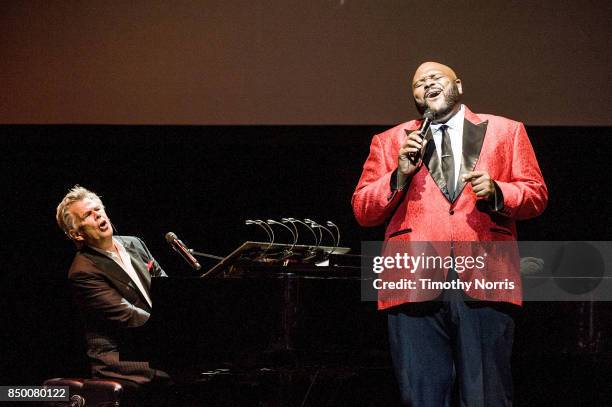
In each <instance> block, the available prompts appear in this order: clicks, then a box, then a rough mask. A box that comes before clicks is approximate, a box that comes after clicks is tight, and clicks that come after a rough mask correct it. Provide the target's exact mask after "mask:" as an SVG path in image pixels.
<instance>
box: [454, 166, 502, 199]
mask: <svg viewBox="0 0 612 407" xmlns="http://www.w3.org/2000/svg"><path fill="white" fill-rule="evenodd" d="M461 179H462V180H463V182H466V183H467V182H469V183H471V184H472V191H474V193H475V194H476V197H478V198H479V199H485V200H487V201H492V200H493V198H494V197H495V183H494V182H493V180H492V179H491V176H490V175H489V173H488V172H487V171H472V172H468V173H467V174H465V175H464V176H462V177H461Z"/></svg>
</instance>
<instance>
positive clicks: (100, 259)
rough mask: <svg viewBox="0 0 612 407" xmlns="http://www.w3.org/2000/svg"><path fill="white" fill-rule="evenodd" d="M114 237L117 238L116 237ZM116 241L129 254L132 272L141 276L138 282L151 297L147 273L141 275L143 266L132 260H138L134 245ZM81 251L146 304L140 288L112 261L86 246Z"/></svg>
mask: <svg viewBox="0 0 612 407" xmlns="http://www.w3.org/2000/svg"><path fill="white" fill-rule="evenodd" d="M115 237H116V238H117V236H115ZM118 240H119V241H120V242H121V244H122V245H123V247H125V249H126V251H127V252H128V253H129V255H130V258H131V259H132V265H133V266H134V270H136V273H138V274H139V275H141V276H142V278H141V279H140V281H141V282H142V283H143V286H144V287H145V290H147V294H149V297H151V293H150V292H149V287H150V286H151V278H150V277H149V278H147V276H148V273H143V271H142V268H143V266H141V265H140V264H139V262H137V261H134V259H136V258H138V253H137V252H136V249H135V247H134V245H133V244H131V243H128V242H126V241H125V240H123V239H121V238H118ZM82 251H83V254H84V255H86V256H88V257H89V258H92V259H94V261H95V262H96V263H97V264H98V265H99V267H100V269H101V270H102V271H104V273H105V274H106V275H108V276H109V278H111V279H113V280H117V281H119V282H121V283H122V284H124V285H127V286H129V287H131V288H132V289H133V290H135V291H136V292H137V293H138V295H140V298H141V299H142V301H143V302H144V303H145V304H148V302H147V299H146V298H145V296H144V295H143V293H142V292H141V291H140V288H138V286H137V285H136V283H134V281H133V280H132V278H131V277H130V276H129V275H128V274H127V273H126V272H125V270H123V269H122V268H121V266H119V265H118V264H117V263H116V262H115V261H114V260H113V259H111V258H109V257H107V256H105V255H103V254H101V253H98V252H97V251H95V250H93V249H91V248H89V247H87V246H84V247H83V249H82Z"/></svg>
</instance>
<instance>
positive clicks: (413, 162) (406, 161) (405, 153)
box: [397, 130, 427, 185]
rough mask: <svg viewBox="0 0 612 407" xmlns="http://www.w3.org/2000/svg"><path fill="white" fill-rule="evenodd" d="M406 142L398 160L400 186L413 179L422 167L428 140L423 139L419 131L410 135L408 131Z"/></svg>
mask: <svg viewBox="0 0 612 407" xmlns="http://www.w3.org/2000/svg"><path fill="white" fill-rule="evenodd" d="M406 134H407V137H406V140H404V142H403V143H402V145H401V147H400V149H399V153H398V158H397V177H398V185H403V184H404V182H405V181H406V180H407V179H408V178H411V177H412V176H413V175H414V174H415V173H416V172H417V170H418V169H419V168H421V165H423V153H424V152H425V146H427V140H423V139H421V132H420V131H419V130H416V131H413V132H412V133H408V131H407V130H406Z"/></svg>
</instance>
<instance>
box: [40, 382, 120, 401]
mask: <svg viewBox="0 0 612 407" xmlns="http://www.w3.org/2000/svg"><path fill="white" fill-rule="evenodd" d="M43 386H68V388H69V395H70V400H69V401H53V402H49V403H47V404H45V406H47V407H119V403H120V401H121V395H122V394H123V387H122V386H121V384H119V383H117V382H115V381H112V380H107V379H82V378H54V379H49V380H45V382H44V383H43Z"/></svg>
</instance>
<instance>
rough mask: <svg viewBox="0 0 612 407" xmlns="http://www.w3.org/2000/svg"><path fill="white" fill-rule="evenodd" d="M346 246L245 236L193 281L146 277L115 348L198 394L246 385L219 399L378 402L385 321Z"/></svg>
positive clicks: (386, 377)
mask: <svg viewBox="0 0 612 407" xmlns="http://www.w3.org/2000/svg"><path fill="white" fill-rule="evenodd" d="M348 250H349V249H347V248H332V247H319V248H317V250H313V248H312V247H309V246H300V245H291V246H290V245H282V244H274V245H270V244H269V243H261V242H245V243H244V244H242V245H241V246H240V247H239V248H238V249H236V250H235V251H234V252H232V253H231V254H230V255H229V256H227V257H226V258H224V259H223V260H222V261H221V262H220V263H219V264H217V265H216V266H215V267H213V268H212V269H210V270H208V271H206V272H205V273H204V274H203V275H202V276H201V277H199V278H195V277H191V278H178V277H169V278H155V279H153V281H152V286H151V290H152V297H153V301H154V304H155V306H154V310H153V313H152V315H151V318H150V319H149V321H148V322H147V324H146V325H145V326H143V327H142V328H139V329H136V330H134V335H132V336H131V339H130V341H131V342H132V344H136V346H135V347H134V348H131V349H130V350H129V351H128V352H125V353H124V354H125V355H128V356H127V357H129V358H134V359H140V360H143V359H144V360H149V361H150V363H151V365H152V366H153V367H155V368H158V369H161V370H165V371H167V372H169V373H170V374H171V375H172V376H173V377H174V378H175V380H177V381H178V382H180V383H186V384H187V385H189V386H190V389H191V390H190V391H191V392H193V393H198V394H199V396H198V397H200V398H206V397H211V394H212V393H217V395H216V396H215V397H229V396H228V394H234V395H238V394H245V389H248V390H249V391H248V392H247V393H249V392H250V393H253V392H255V396H253V394H251V396H250V397H248V399H249V400H248V401H244V402H240V400H238V399H232V400H227V399H225V398H223V399H222V400H223V401H219V400H218V399H215V403H220V402H222V403H224V404H225V405H279V406H293V405H296V406H307V405H313V406H314V405H317V406H320V405H328V404H329V405H332V404H334V405H338V403H339V402H340V403H341V405H344V404H346V403H348V404H346V405H364V406H365V405H379V404H380V402H381V397H380V395H376V396H374V393H377V392H378V391H380V390H381V389H380V383H379V382H381V383H385V385H386V386H388V389H387V395H388V396H387V397H389V400H393V397H394V396H393V395H394V384H393V383H394V382H393V378H392V373H391V369H390V362H389V358H388V353H387V337H386V320H385V318H384V315H382V314H380V313H379V312H378V311H377V310H376V304H375V303H373V302H363V301H362V300H361V284H363V283H364V281H363V280H362V278H361V276H360V268H359V267H360V264H359V260H360V257H359V256H353V255H350V254H347V252H348ZM377 377H378V378H380V379H381V380H376V378H377ZM369 386H370V387H373V386H376V389H374V388H373V389H372V392H371V394H370V392H368V390H367V389H368V388H369ZM228 389H232V390H228ZM232 397H234V396H232ZM236 397H238V396H236ZM253 397H254V398H255V399H256V400H257V403H254V402H253V400H254V399H253ZM368 398H372V400H371V402H369V401H368ZM382 400H384V398H383V399H382ZM387 404H388V405H391V404H392V403H391V402H389V403H387Z"/></svg>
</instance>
